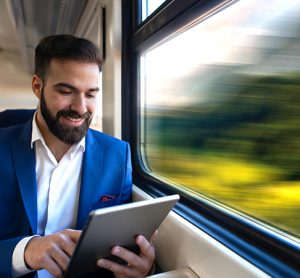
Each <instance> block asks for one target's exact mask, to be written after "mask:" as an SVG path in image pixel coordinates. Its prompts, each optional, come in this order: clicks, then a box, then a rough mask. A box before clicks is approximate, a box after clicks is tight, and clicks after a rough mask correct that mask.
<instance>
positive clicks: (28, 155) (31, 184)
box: [12, 120, 37, 234]
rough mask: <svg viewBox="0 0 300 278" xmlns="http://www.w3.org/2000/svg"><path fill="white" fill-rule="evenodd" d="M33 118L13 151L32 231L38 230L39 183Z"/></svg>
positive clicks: (15, 143) (26, 125) (13, 146)
mask: <svg viewBox="0 0 300 278" xmlns="http://www.w3.org/2000/svg"><path fill="white" fill-rule="evenodd" d="M31 130H32V120H30V121H28V122H26V123H25V124H24V128H23V130H22V132H21V134H20V136H19V138H16V139H14V140H13V142H12V153H13V158H14V162H15V169H16V175H17V179H18V182H19V187H20V192H21V196H22V199H23V203H24V207H25V210H26V213H27V216H28V219H29V222H30V225H31V229H32V232H33V233H34V234H35V233H36V232H37V184H36V173H35V152H34V149H32V148H31V146H30V144H31Z"/></svg>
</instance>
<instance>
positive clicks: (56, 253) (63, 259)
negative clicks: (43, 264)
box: [50, 246, 70, 271]
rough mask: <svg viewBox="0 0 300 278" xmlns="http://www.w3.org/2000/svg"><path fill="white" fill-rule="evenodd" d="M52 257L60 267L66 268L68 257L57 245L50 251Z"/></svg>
mask: <svg viewBox="0 0 300 278" xmlns="http://www.w3.org/2000/svg"><path fill="white" fill-rule="evenodd" d="M50 256H51V257H52V259H53V260H54V261H55V262H56V263H57V264H58V265H59V267H60V269H62V270H64V271H65V270H66V269H67V267H68V264H69V262H70V257H69V256H68V255H67V254H66V253H65V252H64V251H62V250H61V249H60V247H59V246H55V247H54V248H53V250H52V252H51V253H50Z"/></svg>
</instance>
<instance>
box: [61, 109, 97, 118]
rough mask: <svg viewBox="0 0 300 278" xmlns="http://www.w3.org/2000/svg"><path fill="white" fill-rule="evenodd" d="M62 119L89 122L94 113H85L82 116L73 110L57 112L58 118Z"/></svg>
mask: <svg viewBox="0 0 300 278" xmlns="http://www.w3.org/2000/svg"><path fill="white" fill-rule="evenodd" d="M60 117H70V118H74V119H84V120H88V119H90V118H91V117H92V113H90V112H85V113H84V114H82V115H80V114H79V113H77V112H76V111H74V110H72V109H64V110H60V111H58V112H57V114H56V118H57V119H59V118H60Z"/></svg>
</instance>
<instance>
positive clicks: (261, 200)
mask: <svg viewBox="0 0 300 278" xmlns="http://www.w3.org/2000/svg"><path fill="white" fill-rule="evenodd" d="M271 2H272V3H270V1H268V0H243V1H238V2H236V3H234V4H232V5H231V6H230V7H229V8H226V9H224V10H220V11H218V12H216V13H215V14H214V15H213V16H211V17H210V18H205V21H203V18H199V20H198V21H197V22H196V23H195V24H194V25H193V26H189V27H187V28H186V29H185V30H180V32H178V33H177V34H175V35H174V36H172V37H170V38H169V40H168V41H166V42H164V43H162V44H161V45H158V46H156V47H155V48H153V49H151V50H150V51H148V52H145V53H143V55H142V56H141V57H140V68H141V73H140V74H141V76H142V77H143V78H142V81H141V84H140V87H141V103H140V104H141V111H142V125H141V138H142V141H141V143H142V145H141V147H142V152H143V158H144V164H145V167H146V168H148V170H150V171H151V172H152V174H153V175H155V176H157V177H159V178H161V179H165V180H167V181H168V182H169V183H170V184H172V185H173V186H176V187H178V188H181V189H183V190H185V191H188V192H190V194H195V195H201V196H205V197H207V198H209V199H211V200H214V201H217V202H218V203H221V204H223V205H225V206H226V207H227V208H230V209H233V210H235V211H237V212H238V213H242V214H245V215H248V216H249V217H250V218H251V219H253V220H255V221H259V222H260V223H265V224H266V225H268V226H269V227H272V228H273V229H276V230H280V231H281V232H282V233H284V234H286V235H288V236H289V237H294V238H295V239H296V240H298V239H297V238H299V237H300V221H299V215H300V109H299V108H300V1H298V0H287V1H281V0H274V1H271Z"/></svg>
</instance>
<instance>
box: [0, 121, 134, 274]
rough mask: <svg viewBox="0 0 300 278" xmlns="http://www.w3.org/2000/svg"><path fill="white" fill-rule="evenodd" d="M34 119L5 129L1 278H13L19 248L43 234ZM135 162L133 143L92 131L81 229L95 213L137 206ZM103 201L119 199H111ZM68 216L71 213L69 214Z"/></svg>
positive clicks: (1, 136)
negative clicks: (39, 219)
mask: <svg viewBox="0 0 300 278" xmlns="http://www.w3.org/2000/svg"><path fill="white" fill-rule="evenodd" d="M31 130H32V120H30V121H28V122H26V123H25V124H20V125H15V126H12V127H7V128H0V158H1V161H0V277H10V275H11V261H12V254H13V251H14V248H15V246H16V244H17V243H18V242H19V241H20V240H21V239H22V238H23V237H26V236H30V235H33V234H36V232H37V183H36V173H35V152H34V149H31V147H30V144H31ZM131 190H132V180H131V160H130V149H129V145H128V143H125V142H123V141H121V140H118V139H116V138H113V137H111V136H108V135H105V134H103V133H100V132H98V131H94V130H89V131H88V132H87V135H86V148H85V153H84V158H83V167H82V181H81V189H80V196H79V206H78V215H77V225H76V229H82V228H83V226H84V224H85V221H86V219H87V217H88V214H89V212H90V211H91V210H93V209H96V208H102V207H107V206H113V205H118V204H122V203H127V202H130V201H131ZM102 196H114V198H113V199H109V200H108V201H103V200H106V199H107V198H101V197H102ZM63 213H67V212H63Z"/></svg>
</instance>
